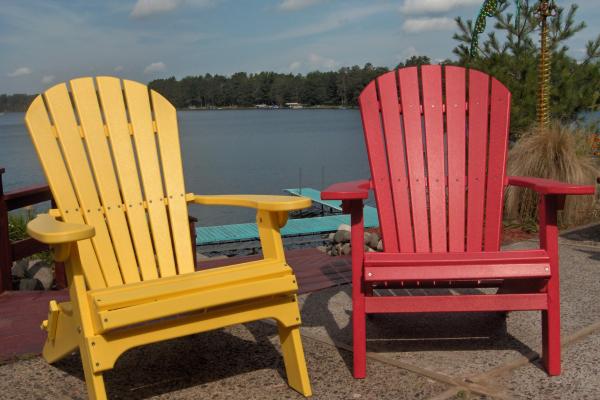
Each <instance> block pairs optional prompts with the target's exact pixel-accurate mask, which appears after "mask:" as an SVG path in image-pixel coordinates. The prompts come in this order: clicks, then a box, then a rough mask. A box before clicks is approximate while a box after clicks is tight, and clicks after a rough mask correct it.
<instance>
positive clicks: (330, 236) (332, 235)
mask: <svg viewBox="0 0 600 400" xmlns="http://www.w3.org/2000/svg"><path fill="white" fill-rule="evenodd" d="M334 237H335V232H331V233H330V234H329V235H328V236H327V238H328V239H329V240H333V238H334Z"/></svg>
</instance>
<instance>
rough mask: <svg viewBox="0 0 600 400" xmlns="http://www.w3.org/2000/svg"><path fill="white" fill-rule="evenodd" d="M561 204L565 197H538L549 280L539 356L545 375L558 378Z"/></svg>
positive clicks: (541, 241) (542, 241) (541, 242)
mask: <svg viewBox="0 0 600 400" xmlns="http://www.w3.org/2000/svg"><path fill="white" fill-rule="evenodd" d="M563 204H564V196H560V195H558V196H557V195H545V196H540V202H539V207H538V210H539V222H540V248H542V249H544V250H546V251H547V252H548V255H549V256H550V271H551V276H550V279H549V281H548V285H547V296H548V309H547V310H544V311H542V347H543V350H542V352H543V353H542V354H543V360H544V366H545V368H546V372H547V373H548V375H551V376H555V375H560V370H561V360H560V357H561V343H560V280H559V278H560V271H559V270H560V268H559V262H558V227H557V224H556V214H557V211H558V210H559V209H561V208H562V205H563Z"/></svg>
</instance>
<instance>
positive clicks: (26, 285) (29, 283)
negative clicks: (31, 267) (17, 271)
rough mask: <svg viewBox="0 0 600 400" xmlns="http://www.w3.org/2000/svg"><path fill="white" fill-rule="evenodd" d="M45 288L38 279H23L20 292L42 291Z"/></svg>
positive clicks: (20, 282) (20, 283)
mask: <svg viewBox="0 0 600 400" xmlns="http://www.w3.org/2000/svg"><path fill="white" fill-rule="evenodd" d="M42 289H44V286H42V283H41V282H40V281H38V280H37V279H33V278H23V279H21V280H20V281H19V290H42Z"/></svg>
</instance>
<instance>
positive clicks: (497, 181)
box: [359, 65, 510, 253]
mask: <svg viewBox="0 0 600 400" xmlns="http://www.w3.org/2000/svg"><path fill="white" fill-rule="evenodd" d="M359 104H360V110H361V116H362V121H363V128H364V133H365V141H366V145H367V152H368V155H369V163H370V166H371V178H372V181H373V186H374V191H375V199H376V201H377V209H378V212H379V220H380V226H381V231H382V236H383V243H384V249H385V251H386V252H409V253H410V252H419V253H422V252H435V253H438V252H448V251H449V252H464V251H467V252H480V251H497V250H499V247H500V235H501V227H502V206H503V193H504V181H505V173H506V153H507V145H508V130H509V120H510V92H509V91H508V89H507V88H506V87H505V86H504V85H502V84H501V83H500V82H499V81H497V80H496V79H494V78H491V77H490V76H489V75H487V74H484V73H482V72H480V71H476V70H472V69H465V68H462V67H454V66H445V67H442V66H439V65H427V66H422V67H421V68H419V69H418V68H417V67H409V68H401V69H398V70H397V71H391V72H388V73H386V74H383V75H381V76H380V77H378V78H377V79H375V80H373V81H372V82H371V83H369V84H368V85H367V86H366V87H365V89H364V90H363V91H362V93H361V95H360V97H359Z"/></svg>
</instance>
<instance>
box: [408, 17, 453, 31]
mask: <svg viewBox="0 0 600 400" xmlns="http://www.w3.org/2000/svg"><path fill="white" fill-rule="evenodd" d="M455 27H456V22H454V20H453V19H451V18H447V17H438V18H411V19H407V20H406V21H404V23H403V24H402V29H403V30H404V31H405V32H411V33H412V32H424V31H446V30H452V29H454V28H455Z"/></svg>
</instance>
